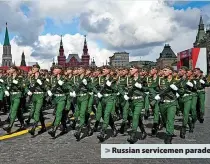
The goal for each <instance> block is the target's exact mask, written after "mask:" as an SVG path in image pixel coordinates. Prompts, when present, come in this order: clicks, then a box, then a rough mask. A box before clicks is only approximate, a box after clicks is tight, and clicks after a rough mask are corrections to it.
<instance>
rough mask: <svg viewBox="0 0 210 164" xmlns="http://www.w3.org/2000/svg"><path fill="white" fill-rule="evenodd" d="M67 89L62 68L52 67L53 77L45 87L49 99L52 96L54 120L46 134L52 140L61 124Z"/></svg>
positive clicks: (64, 125)
mask: <svg viewBox="0 0 210 164" xmlns="http://www.w3.org/2000/svg"><path fill="white" fill-rule="evenodd" d="M68 87H70V86H67V85H66V81H65V78H64V77H63V76H62V67H60V66H57V65H56V66H54V68H53V77H52V78H51V79H50V82H49V83H48V85H47V86H46V88H47V93H48V95H49V96H50V97H51V96H53V101H54V104H55V119H54V122H53V127H52V130H50V131H49V132H48V133H49V134H50V135H51V136H52V137H53V138H54V137H55V134H56V130H57V129H58V127H59V125H60V123H61V119H62V116H63V111H64V108H65V105H66V90H68V89H69V88H68ZM62 123H64V122H62ZM62 126H63V130H64V129H65V127H66V124H65V123H64V124H63V125H62Z"/></svg>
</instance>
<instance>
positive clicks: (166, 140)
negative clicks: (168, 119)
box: [164, 135, 172, 144]
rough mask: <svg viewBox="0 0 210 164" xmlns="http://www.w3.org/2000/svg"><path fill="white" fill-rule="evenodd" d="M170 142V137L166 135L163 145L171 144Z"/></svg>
mask: <svg viewBox="0 0 210 164" xmlns="http://www.w3.org/2000/svg"><path fill="white" fill-rule="evenodd" d="M171 141H172V135H166V137H165V140H164V143H165V144H172V143H171Z"/></svg>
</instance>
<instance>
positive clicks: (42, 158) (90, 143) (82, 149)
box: [0, 90, 210, 164]
mask: <svg viewBox="0 0 210 164" xmlns="http://www.w3.org/2000/svg"><path fill="white" fill-rule="evenodd" d="M208 100H210V90H209V91H208V92H207V94H206V113H205V121H204V123H203V124H200V123H199V122H198V123H197V124H196V128H195V132H194V133H193V134H189V133H188V132H187V135H186V139H180V137H179V125H180V122H179V119H180V118H178V117H177V118H176V123H175V124H176V128H175V129H176V130H175V134H176V135H177V137H175V138H174V139H173V141H172V142H173V143H174V144H209V143H210V137H209V135H210V128H209V127H210V126H209V124H210V110H209V108H210V101H208ZM47 113H49V114H47ZM51 113H52V110H48V111H46V117H47V118H48V119H47V122H50V121H52V114H51ZM3 118H6V116H3ZM17 124H18V123H17ZM145 124H146V131H147V132H148V133H150V131H151V124H152V119H150V120H148V121H145ZM118 125H119V124H118ZM73 133H74V131H69V132H68V133H67V134H65V135H63V136H59V137H57V138H56V139H52V138H51V137H50V136H49V135H48V133H44V134H42V135H37V136H35V137H31V136H30V135H29V134H25V135H21V136H18V137H14V138H11V139H7V140H3V141H0V163H1V164H7V163H9V164H13V163H15V164H33V163H36V164H37V163H40V164H45V163H46V164H51V163H52V164H58V163H59V164H69V163H72V164H79V163H83V164H86V163H89V164H99V163H101V164H109V163H110V164H138V163H144V164H150V163H151V164H159V163H165V164H175V163H179V164H199V163H202V164H209V163H210V159H101V144H100V143H99V142H98V140H97V137H96V135H97V134H98V133H96V134H94V135H93V136H91V137H85V138H83V139H82V140H81V141H79V142H77V141H76V140H75V138H74V136H73ZM4 134H5V132H4V131H3V130H2V129H1V130H0V136H2V135H4ZM57 134H59V131H58V132H57ZM163 137H164V130H163V131H160V132H159V137H158V138H153V137H150V136H148V137H147V138H146V139H145V140H144V141H140V140H139V141H138V142H137V144H162V143H163ZM127 138H128V135H127V134H125V135H121V134H118V136H117V137H116V138H112V137H110V138H108V140H106V141H105V142H104V144H127V141H126V140H127Z"/></svg>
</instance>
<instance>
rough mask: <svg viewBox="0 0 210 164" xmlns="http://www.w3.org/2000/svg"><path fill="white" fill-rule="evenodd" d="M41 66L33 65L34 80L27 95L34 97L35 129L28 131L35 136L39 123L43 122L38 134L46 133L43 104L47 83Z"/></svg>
mask: <svg viewBox="0 0 210 164" xmlns="http://www.w3.org/2000/svg"><path fill="white" fill-rule="evenodd" d="M39 70H40V66H39V65H37V64H36V65H33V67H32V74H33V76H32V78H31V79H30V86H29V88H27V89H26V92H27V95H29V96H32V104H33V105H32V107H33V108H34V109H33V110H32V111H34V112H33V115H32V116H33V119H34V123H33V127H32V128H31V129H30V130H29V131H28V132H29V133H30V134H31V135H34V134H35V130H36V127H37V126H38V123H39V121H40V122H41V126H42V128H41V130H40V131H39V132H38V134H41V133H44V132H45V131H46V127H45V123H44V116H43V111H42V110H43V109H42V107H43V102H44V94H45V92H46V90H45V85H46V84H45V83H44V82H45V81H44V78H43V77H42V76H41V74H40V72H39Z"/></svg>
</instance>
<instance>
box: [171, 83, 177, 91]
mask: <svg viewBox="0 0 210 164" xmlns="http://www.w3.org/2000/svg"><path fill="white" fill-rule="evenodd" d="M170 87H171V89H173V90H174V91H177V90H178V88H177V86H176V85H174V84H171V85H170Z"/></svg>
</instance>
